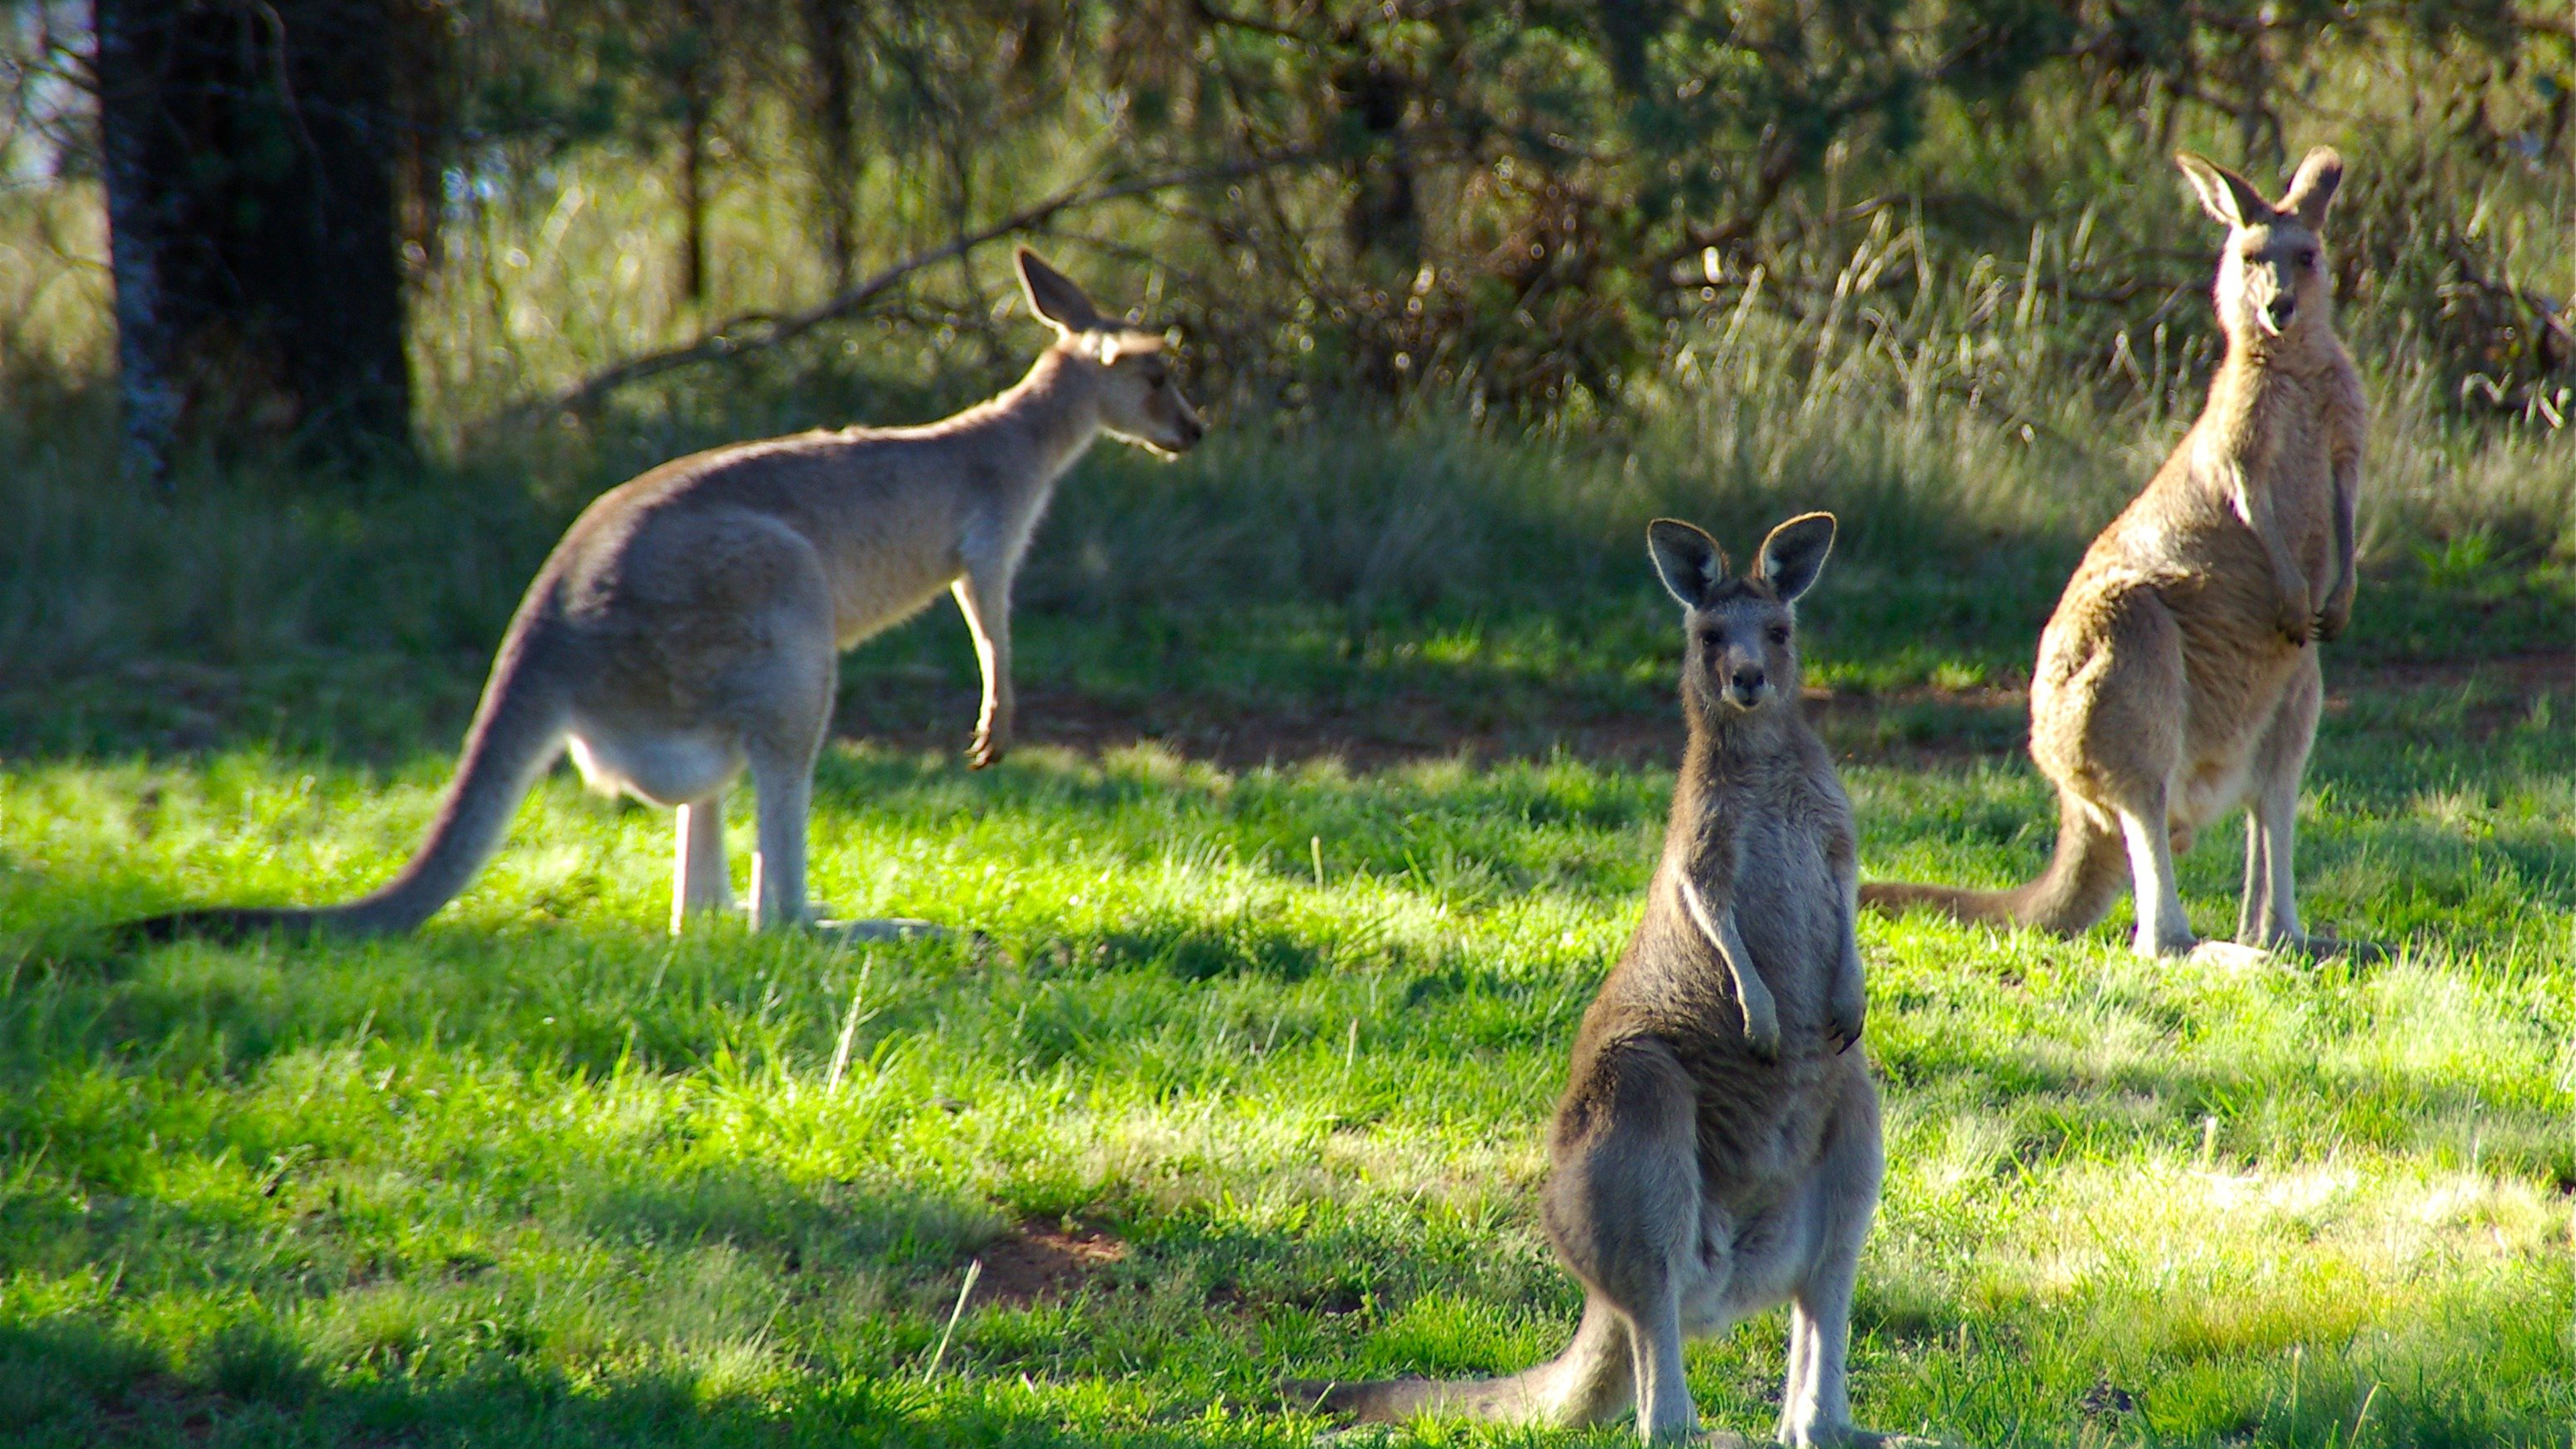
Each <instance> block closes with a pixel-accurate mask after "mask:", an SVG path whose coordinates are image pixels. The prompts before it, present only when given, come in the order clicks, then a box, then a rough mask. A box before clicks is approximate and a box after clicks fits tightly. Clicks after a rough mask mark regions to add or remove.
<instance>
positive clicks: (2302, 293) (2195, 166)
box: [1861, 147, 2366, 964]
mask: <svg viewBox="0 0 2576 1449" xmlns="http://www.w3.org/2000/svg"><path fill="white" fill-rule="evenodd" d="M2175 160H2176V161H2177V162H2179V163H2180V164H2181V166H2182V170H2183V174H2184V175H2185V176H2187V177H2189V178H2190V180H2191V185H2192V188H2193V189H2194V190H2195V191H2197V192H2198V193H2199V195H2200V203H2201V205H2202V206H2203V207H2205V208H2206V209H2207V210H2208V212H2209V214H2210V215H2211V216H2212V217H2214V218H2216V219H2217V220H2218V221H2219V222H2220V223H2221V224H2223V225H2224V226H2226V228H2227V246H2226V250H2225V251H2224V252H2222V253H2221V254H2220V259H2219V263H2218V287H2217V294H2216V295H2217V305H2218V322H2219V326H2220V328H2221V329H2222V330H2223V331H2224V332H2225V333H2226V337H2227V354H2226V359H2225V361H2223V362H2222V363H2221V364H2220V366H2219V369H2218V375H2217V376H2216V377H2214V378H2212V379H2211V380H2210V384H2209V404H2208V406H2207V407H2206V408H2204V409H2203V410H2202V411H2201V415H2200V420H2199V421H2198V422H2197V423H2195V424H2193V425H2192V429H2191V432H2190V433H2189V434H2188V435H2187V436H2185V437H2184V438H2183V440H2182V443H2181V444H2180V446H2178V447H2176V448H2175V449H2174V451H2173V455H2172V456H2171V457H2169V458H2167V459H2166V460H2165V465H2164V467H2163V468H2162V469H2161V470H2160V471H2159V472H2157V474H2156V476H2155V479H2154V481H2153V482H2150V483H2149V484H2148V485H2147V488H2146V491H2145V492H2143V493H2141V494H2139V495H2138V497H2137V498H2136V500H2135V501H2133V502H2131V503H2130V505H2129V506H2128V508H2127V510H2126V511H2124V512H2122V513H2121V515H2120V516H2119V517H2118V518H2116V519H2114V520H2112V522H2111V525H2110V527H2108V528H2105V529H2103V530H2102V533H2101V536H2099V537H2097V538H2095V539H2094V540H2093V546H2092V547H2091V548H2090V549H2089V550H2087V551H2086V553H2085V555H2084V561H2083V562H2082V563H2081V564H2080V565H2078V566H2077V568H2076V570H2075V576H2074V577H2073V578H2072V579H2070V580H2068V581H2067V585H2066V592H2065V594H2064V595H2063V596H2061V597H2060V598H2059V600H2058V602H2057V611H2056V613H2054V614H2053V615H2051V616H2050V617H2049V621H2048V627H2047V629H2046V630H2045V631H2044V632H2042V633H2041V635H2040V639H2039V664H2038V668H2037V669H2036V670H2035V671H2034V673H2033V676H2032V679H2031V686H2030V750H2031V755H2032V757H2033V758H2034V759H2036V760H2037V761H2038V762H2039V767H2040V769H2041V770H2042V771H2043V772H2045V773H2046V774H2047V776H2048V778H2049V779H2050V780H2052V781H2054V782H2055V783H2056V785H2057V797H2058V819H2059V825H2058V835H2057V852H2056V855H2055V858H2053V859H2052V860H2051V861H2050V862H2049V866H2048V869H2047V871H2046V872H2045V873H2044V874H2042V875H2041V876H2040V877H2039V879H2037V880H2035V881H2033V882H2031V883H2030V884H2029V885H2026V886H2023V887H2021V888H2020V889H2018V890H2009V891H1972V890H1956V889H1950V888H1946V887H1941V886H1924V885H1871V886H1865V887H1863V888H1862V890H1861V900H1862V901H1863V902H1864V903H1866V904H1868V905H1870V906H1873V907H1877V908H1880V909H1886V910H1898V909H1902V908H1905V907H1908V906H1918V905H1919V906H1928V907H1931V908H1933V909H1935V910H1939V911H1943V912H1946V913H1947V914H1949V915H1951V916H1954V917H1957V918H1958V919H1960V920H1965V921H1990V922H1996V923H2011V924H2015V925H2027V926H2038V927H2041V928H2043V929H2045V930H2049V931H2054V932H2057V933H2058V934H2060V935H2072V934H2074V933H2076V932H2079V931H2083V930H2086V929H2089V928H2090V927H2092V926H2093V925H2094V924H2095V923H2097V922H2099V921H2100V920H2101V919H2102V917H2103V916H2104V915H2105V914H2107V913H2108V912H2109V911H2110V908H2111V904H2112V902H2113V901H2114V900H2116V899H2118V897H2119V893H2120V867H2121V864H2122V861H2123V856H2124V851H2125V859H2126V863H2127V865H2128V867H2129V874H2130V876H2131V877H2132V878H2133V879H2134V881H2135V883H2136V897H2137V914H2138V933H2137V942H2136V948H2137V951H2138V953H2139V954H2140V955H2147V956H2161V955H2174V954H2179V953H2183V952H2189V951H2193V950H2195V948H2197V949H2198V950H2199V951H2200V952H2201V953H2202V954H2203V955H2204V956H2205V957H2215V958H2218V959H2222V960H2226V961H2232V962H2236V963H2239V964H2243V963H2248V962H2252V961H2256V960H2260V959H2261V958H2262V957H2263V956H2264V955H2265V954H2266V952H2268V951H2269V950H2272V949H2278V948H2287V949H2291V950H2303V951H2305V950H2335V949H2344V948H2343V947H2342V946H2340V945H2339V943H2336V942H2333V941H2330V940H2327V939H2325V938H2321V937H2311V936H2309V935H2307V934H2305V933H2304V932H2302V931H2301V929H2300V927H2299V912H2298V906H2297V903H2296V899H2295V897H2294V894H2293V882H2292V879H2291V870H2290V857H2291V836H2292V832H2293V830H2294V828H2295V827H2296V825H2297V822H2298V806H2299V777H2300V774H2301V772H2302V771H2303V770H2304V769H2305V768H2306V766H2307V759H2308V749H2309V746H2310V745H2311V744H2312V743H2313V742H2314V741H2315V739H2316V732H2317V712H2318V709H2319V707H2320V705H2321V703H2322V701H2323V698H2324V694H2325V685H2324V677H2323V675H2322V673H2321V672H2320V670H2319V667H2318V663H2317V650H2316V649H2315V648H2314V647H2312V646H2313V644H2314V643H2316V642H2318V641H2324V640H2330V639H2333V638H2335V637H2336V636H2337V635H2340V634H2341V633H2343V631H2344V626H2345V625H2346V624H2347V623H2348V622H2350V620H2351V618H2352V596H2353V583H2354V568H2353V561H2354V558H2353V555H2354V549H2353V532H2354V530H2353V511H2354V507H2355V504H2356V500H2357V498H2358V495H2359V493H2360V489H2361V449H2362V433H2363V425H2364V422H2365V417H2364V412H2365V406H2366V405H2365V404H2364V402H2363V399H2362V392H2361V377H2360V374H2359V373H2358V372H2356V371H2355V370H2354V368H2353V365H2352V359H2351V357H2349V356H2348V355H2346V354H2345V352H2344V349H2343V343H2342V342H2341V341H2340V340H2338V339H2337V338H2336V336H2335V330H2334V297H2333V292H2332V289H2331V287H2330V286H2329V284H2328V281H2327V278H2326V269H2325V257H2324V252H2323V249H2322V246H2321V243H2320V240H2319V234H2320V231H2321V229H2322V228H2323V227H2324V225H2325V217H2326V204H2327V202H2328V201H2330V200H2332V199H2333V197H2334V193H2335V185H2336V183H2337V182H2339V181H2340V180H2342V177H2343V162H2342V160H2341V158H2339V157H2338V156H2336V154H2335V153H2334V152H2333V151H2331V150H2327V149H2325V148H2323V147H2320V148H2318V149H2316V150H2314V151H2311V152H2309V153H2308V155H2307V159H2306V160H2305V161H2303V162H2301V163H2300V165H2299V170H2298V174H2297V175H2296V176H2295V177H2294V178H2293V179H2292V180H2291V182H2290V189H2289V191H2288V193H2287V194H2285V195H2284V196H2283V197H2282V198H2281V200H2280V202H2279V203H2278V204H2274V203H2272V202H2268V201H2265V200H2264V199H2263V194H2262V193H2261V192H2260V191H2257V190H2256V189H2255V188H2254V186H2253V184H2252V183H2250V182H2248V181H2246V180H2245V178H2243V177H2241V176H2239V175H2237V174H2236V173H2234V172H2232V171H2229V170H2227V169H2226V168H2224V167H2221V166H2217V165H2214V164H2212V163H2210V162H2208V161H2205V160H2203V159H2201V158H2200V157H2198V156H2193V155H2188V154H2185V155H2181V156H2178V157H2176V158H2175ZM2240 804H2242V805H2244V806H2245V807H2246V809H2247V813H2248V820H2247V826H2246V836H2245V895H2244V902H2243V905H2242V907H2241V909H2240V911H2239V913H2238V916H2237V924H2236V941H2235V942H2234V943H2232V944H2230V943H2216V942H2213V943H2207V944H2204V943H2201V942H2199V941H2197V940H2195V938H2194V937H2193V935H2192V931H2191V923H2190V921H2189V920H2187V919H2186V918H2185V917H2184V915H2183V908H2182V896H2181V893H2180V891H2179V890H2178V889H2177V888H2176V885H2175V881H2174V856H2175V855H2176V854H2177V853H2179V852H2181V851H2185V850H2188V849H2190V847H2191V840H2192V835H2193V833H2194V832H2195V831H2197V830H2199V829H2201V828H2202V827H2204V826H2206V825H2208V824H2209V823H2210V822H2211V821H2213V820H2215V819H2217V818H2219V817H2220V816H2221V815H2222V814H2224V813H2225V812H2226V811H2228V810H2230V809H2233V808H2235V807H2236V806H2238V805H2240Z"/></svg>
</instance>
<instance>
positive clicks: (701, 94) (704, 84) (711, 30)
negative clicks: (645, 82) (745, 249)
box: [678, 0, 716, 307]
mask: <svg viewBox="0 0 2576 1449" xmlns="http://www.w3.org/2000/svg"><path fill="white" fill-rule="evenodd" d="M681 13H682V14H683V15H684V16H685V17H686V21H687V25H688V31H687V33H686V34H685V35H683V36H682V37H681V48H680V73H679V77H678V79H679V90H680V232H681V235H680V292H681V295H682V296H683V297H685V298H686V299H687V300H688V303H689V305H690V306H692V307H698V306H703V305H704V304H705V303H706V300H707V141H708V139H709V137H708V129H709V127H710V126H711V125H713V123H714V120H715V103H716V98H715V41H716V37H715V17H714V14H713V12H712V10H711V9H710V8H709V5H708V3H707V0H685V3H683V4H682V6H681Z"/></svg>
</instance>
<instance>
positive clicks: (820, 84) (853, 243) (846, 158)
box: [805, 0, 859, 296]
mask: <svg viewBox="0 0 2576 1449" xmlns="http://www.w3.org/2000/svg"><path fill="white" fill-rule="evenodd" d="M848 4H849V0H805V50H806V54H807V57H808V58H809V59H810V60H811V62H812V64H813V67H814V92H815V94H814V100H815V104H816V107H817V110H818V114H817V116H816V118H815V124H816V125H818V126H820V127H821V128H822V133H823V134H822V140H823V159H822V165H821V167H820V169H819V176H818V180H819V181H820V182H821V190H822V193H823V197H822V201H823V246H824V249H825V250H826V251H827V252H828V253H829V254H830V256H831V259H832V291H833V293H834V295H836V296H837V295H838V294H840V293H842V292H846V291H848V290H849V289H850V273H851V269H852V267H853V266H854V265H856V261H857V256H858V237H857V234H856V232H857V220H858V219H857V217H856V215H855V214H854V213H855V212H856V210H857V204H858V176H859V157H858V134H857V132H856V131H855V130H854V129H853V128H854V126H855V125H856V123H857V111H858V105H857V90H856V87H855V85H854V84H853V81H852V78H851V75H850V13H849V10H848Z"/></svg>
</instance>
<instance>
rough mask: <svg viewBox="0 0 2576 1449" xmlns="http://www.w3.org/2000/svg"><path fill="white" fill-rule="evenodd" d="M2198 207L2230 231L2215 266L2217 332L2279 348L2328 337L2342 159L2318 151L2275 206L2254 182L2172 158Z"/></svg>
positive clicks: (2196, 160) (2211, 165)
mask: <svg viewBox="0 0 2576 1449" xmlns="http://www.w3.org/2000/svg"><path fill="white" fill-rule="evenodd" d="M2174 162H2175V164H2177V165H2179V166H2181V167H2182V174H2183V175H2184V176H2186V177H2189V178H2190V179H2191V189H2192V190H2194V191H2196V192H2198V193H2200V204H2201V206H2202V208H2203V209H2205V210H2206V211H2208V213H2209V214H2210V216H2211V217H2213V218H2215V219H2216V220H2217V221H2218V222H2219V223H2220V224H2222V225H2224V226H2225V227H2226V228H2227V250H2226V251H2224V252H2222V253H2220V255H2219V260H2218V325H2219V326H2221V327H2223V328H2225V329H2226V330H2227V335H2228V336H2229V337H2231V338H2234V339H2236V340H2238V341H2242V342H2263V341H2278V340H2281V339H2287V338H2295V337H2299V336H2301V335H2304V334H2305V333H2306V332H2308V331H2309V330H2311V329H2320V328H2322V329H2328V330H2331V329H2332V327H2333V325H2334V322H2333V312H2334V290H2333V288H2332V287H2330V286H2329V285H2328V284H2327V281H2326V257H2325V243H2324V241H2323V239H2322V233H2323V231H2324V229H2325V224H2326V203H2328V202H2330V201H2332V200H2334V194H2335V186H2336V184H2337V183H2338V182H2340V181H2342V180H2343V158H2342V157H2341V156H2338V155H2336V154H2335V153H2334V151H2333V150H2332V149H2330V148H2328V147H2324V146H2319V147H2318V148H2317V149H2315V150H2313V151H2310V152H2309V153H2308V159H2306V160H2305V161H2302V162H2300V163H2299V173H2298V175H2296V176H2295V177H2292V178H2291V180H2290V189H2289V190H2288V191H2287V192H2285V193H2283V194H2282V197H2281V199H2280V201H2279V202H2278V203H2277V204H2276V203H2273V202H2269V201H2265V200H2264V199H2263V193H2262V192H2260V191H2257V190H2255V189H2254V183H2252V182H2250V181H2248V180H2246V179H2245V178H2244V177H2242V176H2239V175H2237V174H2236V173H2235V172H2233V171H2230V170H2228V169H2227V168H2226V167H2224V166H2221V165H2218V164H2217V163H2216V162H2213V161H2209V160H2206V159H2204V158H2202V157H2199V156H2194V155H2192V154H2191V153H2190V152H2188V151H2185V152H2183V153H2181V154H2179V155H2177V156H2175V157H2174Z"/></svg>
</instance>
